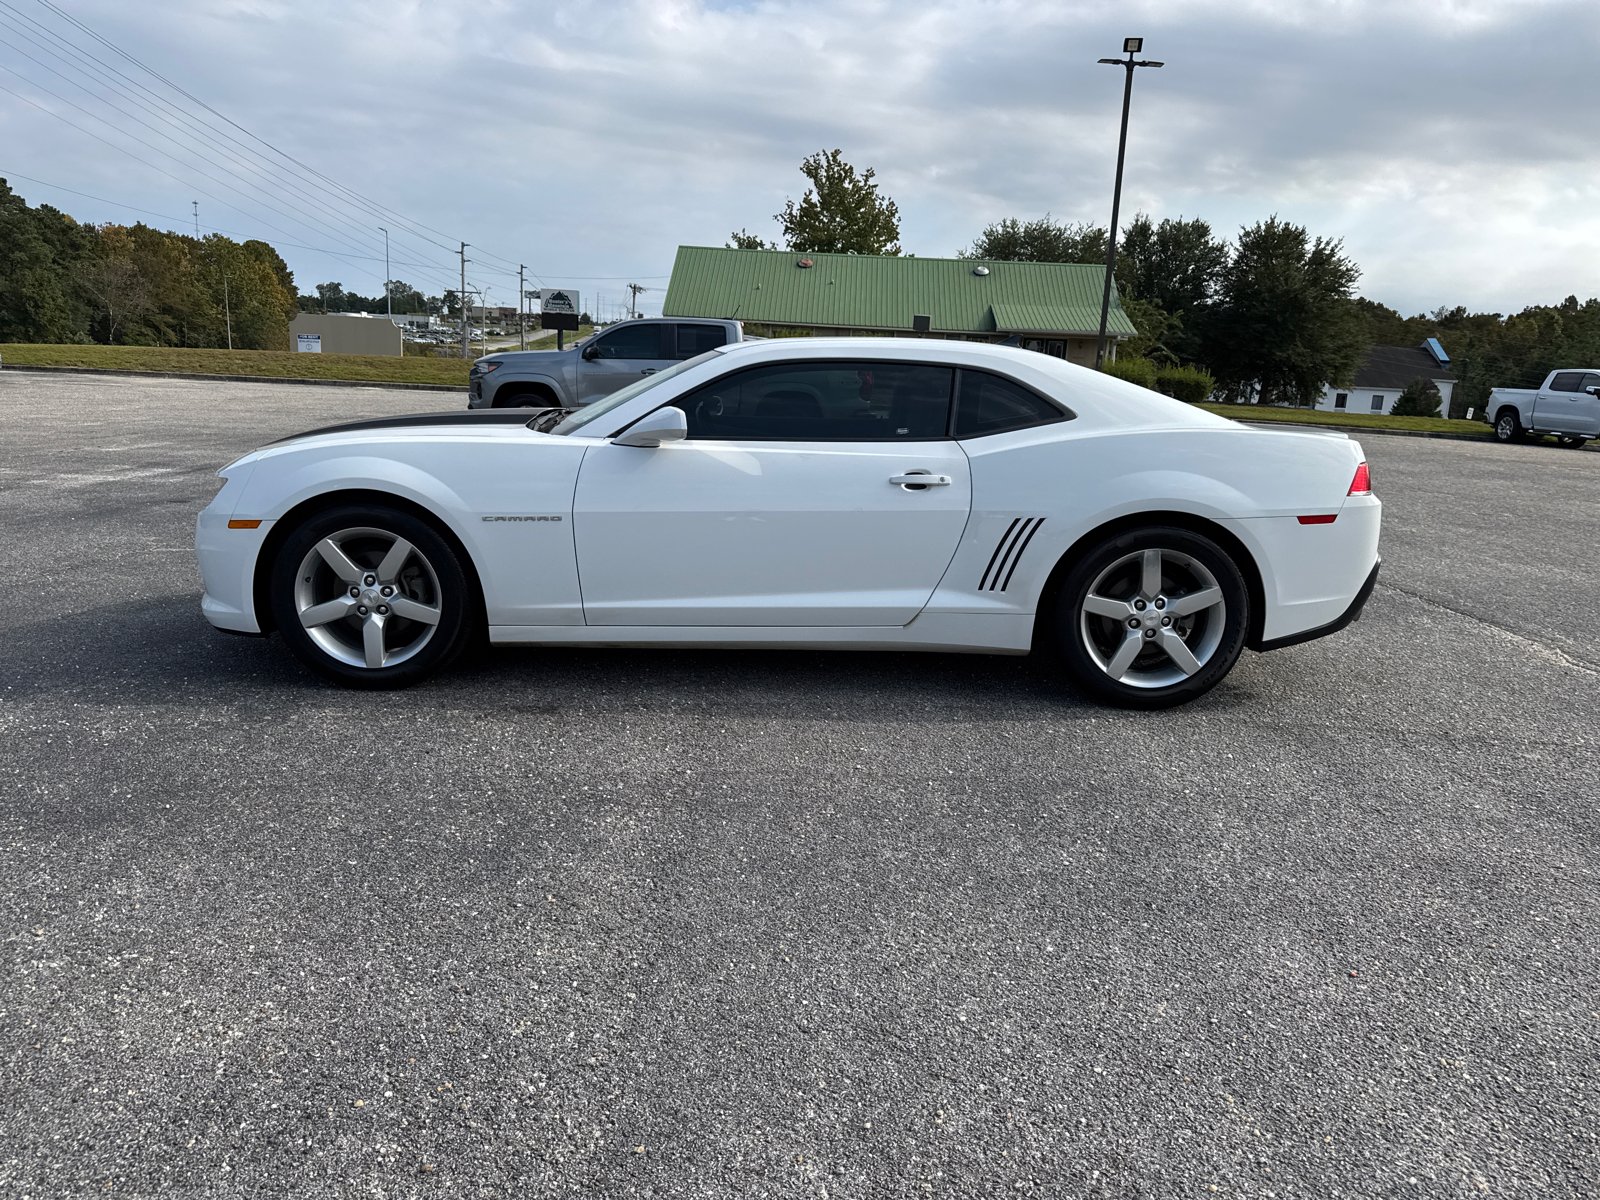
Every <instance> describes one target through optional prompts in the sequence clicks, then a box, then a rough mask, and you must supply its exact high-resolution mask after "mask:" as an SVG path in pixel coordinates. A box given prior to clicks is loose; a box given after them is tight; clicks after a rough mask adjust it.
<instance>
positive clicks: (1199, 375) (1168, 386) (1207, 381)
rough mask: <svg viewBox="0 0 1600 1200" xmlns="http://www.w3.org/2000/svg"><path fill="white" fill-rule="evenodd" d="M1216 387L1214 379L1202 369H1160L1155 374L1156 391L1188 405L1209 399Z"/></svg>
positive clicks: (1208, 372)
mask: <svg viewBox="0 0 1600 1200" xmlns="http://www.w3.org/2000/svg"><path fill="white" fill-rule="evenodd" d="M1216 386H1217V381H1216V378H1215V377H1214V376H1213V375H1212V374H1211V372H1210V371H1208V370H1206V369H1205V368H1204V367H1162V368H1161V369H1160V370H1159V371H1157V372H1156V390H1157V391H1159V392H1165V393H1166V394H1167V395H1169V396H1171V397H1172V398H1173V399H1174V400H1183V401H1186V402H1187V403H1189V404H1199V403H1201V402H1202V401H1204V400H1207V399H1209V398H1210V396H1211V393H1212V392H1213V391H1214V390H1215V389H1216Z"/></svg>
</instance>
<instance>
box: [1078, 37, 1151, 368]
mask: <svg viewBox="0 0 1600 1200" xmlns="http://www.w3.org/2000/svg"><path fill="white" fill-rule="evenodd" d="M1143 49H1144V39H1143V38H1123V39H1122V50H1123V53H1125V54H1126V55H1127V56H1128V57H1127V59H1126V60H1123V59H1120V58H1102V59H1100V61H1101V62H1103V63H1110V64H1111V65H1112V66H1114V67H1125V68H1126V69H1127V72H1128V78H1127V81H1126V82H1125V83H1124V84H1123V85H1122V134H1121V136H1120V138H1119V139H1118V141H1117V182H1116V185H1115V186H1114V187H1113V188H1112V191H1111V231H1110V235H1109V236H1108V238H1107V246H1106V286H1105V291H1104V292H1103V293H1102V294H1101V297H1100V340H1099V341H1098V342H1097V343H1096V344H1095V351H1094V367H1095V370H1097V371H1098V370H1099V369H1100V368H1101V367H1102V366H1104V365H1105V361H1106V321H1107V319H1108V318H1109V317H1110V315H1111V276H1112V272H1113V271H1115V270H1116V268H1117V216H1118V212H1119V210H1120V209H1121V207H1122V158H1123V155H1124V154H1125V153H1126V152H1127V149H1128V105H1129V103H1130V102H1131V101H1132V100H1133V70H1134V68H1135V67H1159V66H1161V65H1162V64H1161V63H1158V62H1146V61H1143V60H1140V61H1135V60H1134V57H1133V56H1134V55H1135V54H1138V53H1139V52H1140V51H1142V50H1143Z"/></svg>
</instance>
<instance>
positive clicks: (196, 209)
mask: <svg viewBox="0 0 1600 1200" xmlns="http://www.w3.org/2000/svg"><path fill="white" fill-rule="evenodd" d="M189 203H190V204H192V205H194V240H195V241H197V242H198V241H199V240H200V201H198V200H191V201H189Z"/></svg>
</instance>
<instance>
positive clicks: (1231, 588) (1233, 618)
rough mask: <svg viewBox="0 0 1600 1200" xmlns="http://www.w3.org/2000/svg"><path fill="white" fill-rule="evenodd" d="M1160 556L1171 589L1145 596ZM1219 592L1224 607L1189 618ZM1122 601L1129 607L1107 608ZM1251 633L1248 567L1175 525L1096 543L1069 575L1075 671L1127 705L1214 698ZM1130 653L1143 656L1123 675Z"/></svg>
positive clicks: (1101, 695)
mask: <svg viewBox="0 0 1600 1200" xmlns="http://www.w3.org/2000/svg"><path fill="white" fill-rule="evenodd" d="M1152 553H1154V554H1155V560H1154V561H1155V571H1156V574H1157V575H1158V576H1159V577H1160V580H1161V584H1160V586H1159V587H1158V589H1157V594H1156V595H1154V596H1145V595H1144V592H1145V588H1144V586H1143V584H1144V581H1145V579H1146V577H1147V576H1146V573H1147V572H1148V571H1149V570H1150V567H1149V563H1150V562H1151V559H1150V555H1151V554H1152ZM1096 588H1098V589H1099V590H1097V591H1094V598H1093V600H1092V601H1091V590H1092V589H1096ZM1212 589H1215V590H1216V591H1217V592H1218V593H1220V601H1219V600H1218V599H1211V600H1210V603H1208V604H1204V605H1196V606H1195V607H1194V608H1193V609H1192V611H1184V612H1180V610H1181V609H1185V608H1186V607H1188V606H1186V605H1185V601H1190V602H1191V603H1193V602H1196V601H1201V600H1206V599H1207V598H1209V597H1211V595H1212ZM1086 605H1087V606H1090V611H1086ZM1118 605H1124V606H1125V610H1121V609H1119V610H1118V612H1117V614H1116V615H1114V616H1113V615H1108V613H1107V611H1104V610H1109V609H1111V608H1115V607H1116V606H1118ZM1095 610H1102V611H1095ZM1173 614H1176V615H1173ZM1163 618H1165V619H1163ZM1135 623H1137V626H1138V627H1137V628H1130V626H1132V625H1134V624H1135ZM1249 628H1250V590H1249V588H1248V587H1246V586H1245V581H1244V575H1243V573H1242V572H1241V571H1240V569H1239V566H1238V564H1237V563H1235V562H1234V561H1233V559H1232V558H1231V557H1230V556H1229V555H1228V553H1227V552H1226V551H1224V550H1223V549H1222V548H1221V547H1220V546H1218V545H1217V544H1216V543H1215V542H1213V541H1212V540H1211V539H1210V538H1207V537H1203V536H1201V535H1200V534H1197V533H1193V532H1191V531H1189V530H1187V529H1179V528H1176V527H1174V526H1147V527H1145V528H1143V529H1134V530H1130V531H1128V532H1126V533H1120V534H1117V535H1115V536H1113V537H1109V538H1107V539H1106V540H1105V541H1103V542H1101V543H1100V544H1099V545H1097V546H1095V547H1094V548H1093V549H1091V550H1090V551H1089V552H1088V553H1087V554H1085V555H1084V556H1083V557H1082V558H1080V559H1079V560H1078V561H1077V562H1076V563H1075V564H1074V565H1073V566H1072V568H1071V569H1070V570H1069V571H1068V572H1067V577H1066V579H1065V580H1064V581H1063V583H1062V587H1061V592H1060V595H1059V598H1058V600H1057V606H1056V612H1055V630H1056V643H1057V646H1058V648H1059V651H1060V654H1061V658H1062V661H1063V663H1064V665H1065V666H1066V669H1067V672H1068V674H1069V675H1071V677H1072V679H1073V681H1074V682H1075V683H1076V684H1077V685H1078V686H1079V687H1080V688H1082V689H1083V690H1084V691H1086V692H1088V693H1089V694H1090V695H1091V696H1094V697H1095V698H1096V699H1099V700H1102V701H1105V702H1106V703H1108V704H1115V705H1118V706H1119V707H1123V708H1144V709H1155V708H1171V707H1172V706H1174V705H1177V704H1184V703H1187V702H1188V701H1190V700H1193V699H1195V698H1196V697H1199V696H1202V695H1204V694H1205V693H1206V692H1208V691H1210V690H1211V689H1212V688H1214V687H1215V686H1216V685H1217V684H1218V683H1220V682H1221V681H1222V678H1223V677H1224V676H1225V675H1227V673H1228V672H1229V671H1230V670H1232V669H1233V664H1234V663H1236V662H1237V661H1238V660H1239V654H1240V652H1241V651H1243V649H1244V641H1245V634H1246V631H1247V630H1248V629H1249ZM1174 640H1175V641H1177V642H1181V643H1182V645H1181V647H1179V646H1173V645H1172V642H1173V641H1174ZM1184 653H1187V654H1188V658H1189V661H1190V662H1192V663H1193V664H1194V665H1195V666H1196V668H1197V669H1195V670H1194V671H1193V672H1192V673H1191V672H1189V669H1188V667H1187V666H1184V665H1181V664H1180V662H1179V659H1180V657H1181V656H1182V655H1183V654H1184ZM1123 654H1132V655H1133V658H1132V659H1131V661H1129V662H1126V663H1121V673H1120V676H1119V674H1118V666H1119V659H1120V658H1121V656H1122V655H1123Z"/></svg>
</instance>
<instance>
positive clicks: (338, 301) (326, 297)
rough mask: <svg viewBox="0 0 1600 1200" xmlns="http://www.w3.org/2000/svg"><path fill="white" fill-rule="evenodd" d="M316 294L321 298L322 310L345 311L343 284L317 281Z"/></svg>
mask: <svg viewBox="0 0 1600 1200" xmlns="http://www.w3.org/2000/svg"><path fill="white" fill-rule="evenodd" d="M317 295H318V296H319V297H320V298H321V300H322V311H323V312H334V311H336V310H337V311H339V312H345V311H347V310H346V309H345V302H346V301H345V294H344V284H342V283H319V284H317Z"/></svg>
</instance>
